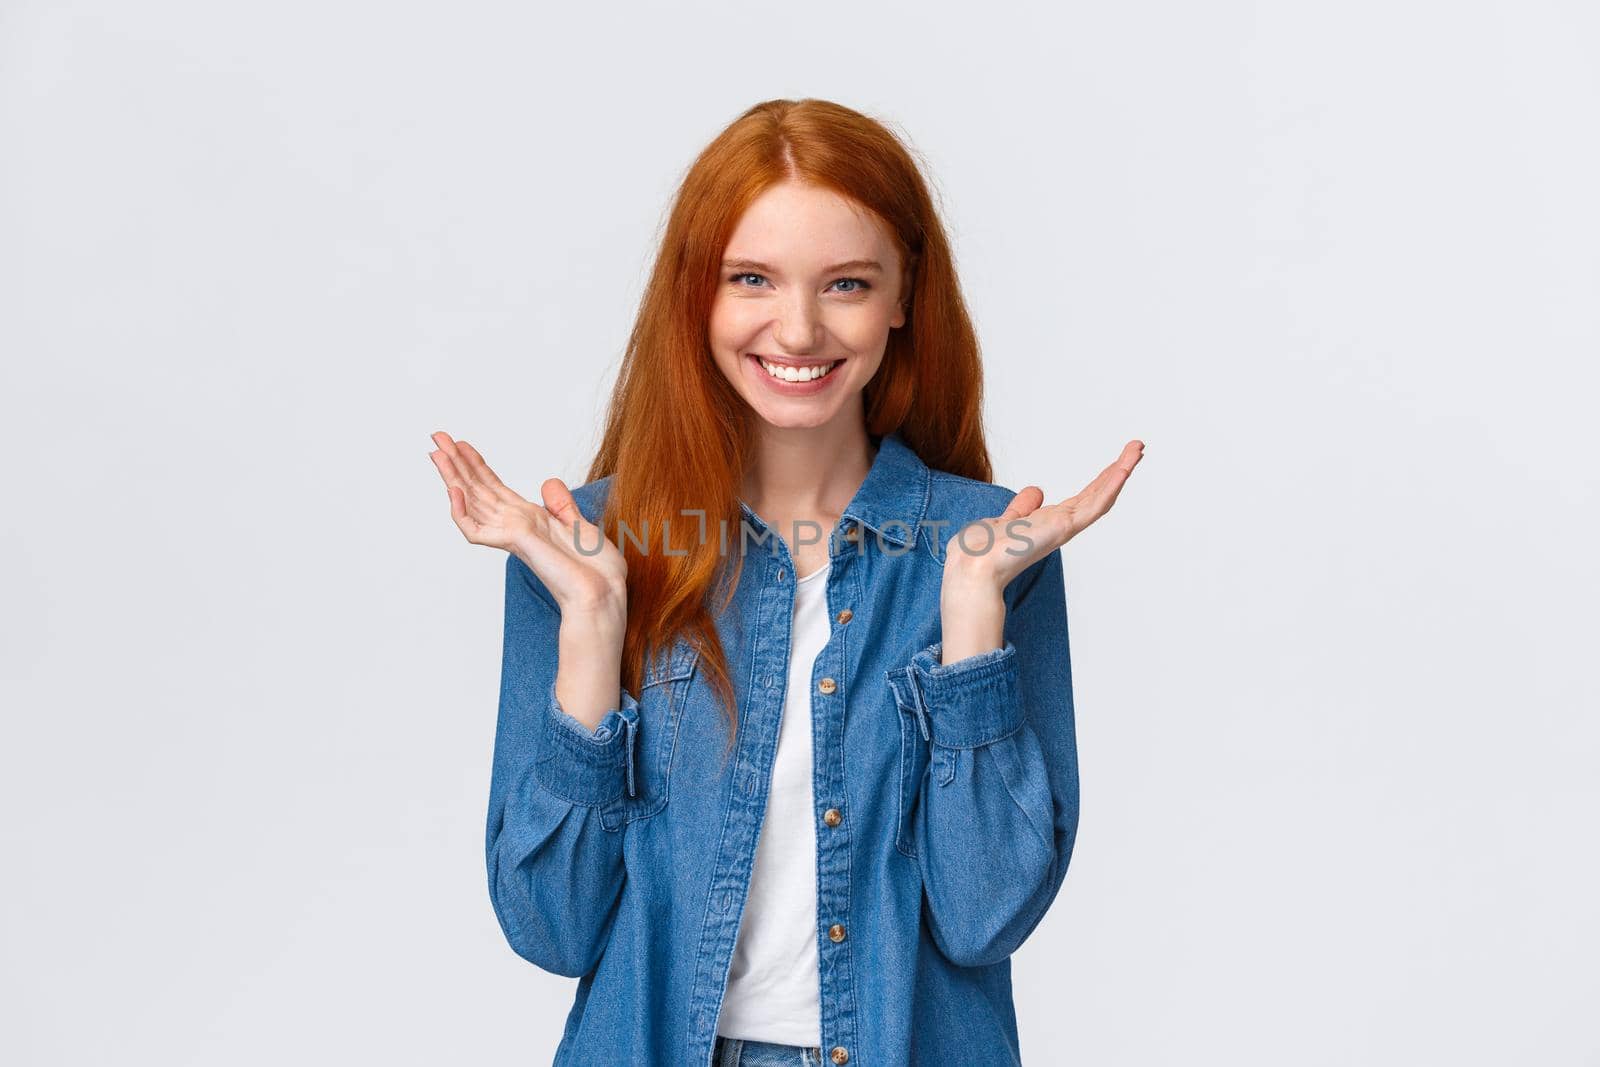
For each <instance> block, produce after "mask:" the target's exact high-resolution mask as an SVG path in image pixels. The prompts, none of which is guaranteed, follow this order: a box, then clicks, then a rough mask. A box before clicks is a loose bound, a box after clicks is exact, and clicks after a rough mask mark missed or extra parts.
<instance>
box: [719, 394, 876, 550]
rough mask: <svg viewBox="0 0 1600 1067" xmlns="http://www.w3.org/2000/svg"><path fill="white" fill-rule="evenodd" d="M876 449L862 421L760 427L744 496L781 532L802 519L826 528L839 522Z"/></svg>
mask: <svg viewBox="0 0 1600 1067" xmlns="http://www.w3.org/2000/svg"><path fill="white" fill-rule="evenodd" d="M875 454H876V453H875V450H874V447H873V444H872V440H871V438H869V437H868V436H867V430H866V426H865V425H863V424H862V423H860V422H851V423H843V424H840V425H837V426H835V425H829V426H818V427H814V428H812V427H808V428H804V429H784V428H778V427H771V426H767V427H763V428H762V430H761V435H760V439H759V440H758V441H757V443H756V449H755V456H754V459H753V460H752V462H751V464H750V467H749V469H748V470H747V471H746V472H745V477H744V499H745V503H747V504H749V505H750V507H751V509H752V510H753V511H755V513H756V514H757V515H760V516H761V517H762V518H763V519H765V520H766V521H767V522H768V523H769V524H772V523H780V524H782V526H783V528H782V529H780V530H779V533H780V535H781V536H782V537H783V538H784V540H786V541H790V540H791V531H790V530H789V528H788V526H789V525H790V524H792V523H794V522H797V521H799V520H802V519H809V520H812V521H815V522H818V523H820V524H821V525H822V526H823V528H824V530H826V529H827V528H829V527H831V526H832V525H833V524H834V523H836V522H838V521H839V516H840V515H842V514H844V509H845V505H847V504H849V503H850V498H851V497H853V496H855V493H856V490H858V489H860V488H861V483H862V482H864V481H866V479H867V471H868V470H869V469H871V467H872V460H873V457H874V455H875Z"/></svg>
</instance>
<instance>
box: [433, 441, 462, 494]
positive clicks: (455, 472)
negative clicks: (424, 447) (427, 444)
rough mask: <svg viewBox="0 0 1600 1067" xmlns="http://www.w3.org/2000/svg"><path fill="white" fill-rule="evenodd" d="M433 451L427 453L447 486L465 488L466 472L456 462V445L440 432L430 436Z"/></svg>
mask: <svg viewBox="0 0 1600 1067" xmlns="http://www.w3.org/2000/svg"><path fill="white" fill-rule="evenodd" d="M432 437H433V443H434V445H435V446H436V449H435V451H433V452H430V453H428V454H429V455H430V456H433V457H434V461H433V462H434V465H435V466H436V467H438V468H439V473H440V474H442V475H444V480H445V483H446V484H447V485H459V486H461V487H462V488H463V489H465V488H466V486H467V472H466V471H465V470H464V469H463V465H462V464H461V463H458V462H457V456H456V443H455V442H454V441H452V440H450V435H449V434H447V433H445V432H444V431H443V430H440V431H439V432H438V433H435V434H433V435H432Z"/></svg>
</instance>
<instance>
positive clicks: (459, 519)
mask: <svg viewBox="0 0 1600 1067" xmlns="http://www.w3.org/2000/svg"><path fill="white" fill-rule="evenodd" d="M449 493H450V518H451V519H453V520H454V521H455V524H456V529H458V530H460V531H461V534H462V536H463V537H465V538H466V539H467V540H468V541H470V540H472V539H473V537H474V536H476V534H477V532H478V522H477V520H476V519H473V518H472V517H470V516H469V515H468V514H467V498H466V494H465V493H463V492H462V491H461V487H460V486H456V485H452V486H451V487H450V488H449Z"/></svg>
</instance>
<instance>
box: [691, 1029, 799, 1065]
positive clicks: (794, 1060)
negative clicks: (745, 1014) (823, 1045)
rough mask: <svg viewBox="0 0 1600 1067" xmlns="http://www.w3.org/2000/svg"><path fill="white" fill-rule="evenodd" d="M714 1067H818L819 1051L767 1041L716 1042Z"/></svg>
mask: <svg viewBox="0 0 1600 1067" xmlns="http://www.w3.org/2000/svg"><path fill="white" fill-rule="evenodd" d="M713 1055H714V1057H715V1058H714V1059H713V1061H712V1062H713V1063H715V1065H716V1067H818V1065H819V1064H821V1063H822V1049H820V1048H818V1047H817V1046H816V1045H811V1046H805V1045H774V1044H772V1043H771V1042H768V1041H744V1040H741V1039H739V1038H737V1037H721V1036H719V1037H718V1038H717V1045H716V1048H715V1049H714V1050H713Z"/></svg>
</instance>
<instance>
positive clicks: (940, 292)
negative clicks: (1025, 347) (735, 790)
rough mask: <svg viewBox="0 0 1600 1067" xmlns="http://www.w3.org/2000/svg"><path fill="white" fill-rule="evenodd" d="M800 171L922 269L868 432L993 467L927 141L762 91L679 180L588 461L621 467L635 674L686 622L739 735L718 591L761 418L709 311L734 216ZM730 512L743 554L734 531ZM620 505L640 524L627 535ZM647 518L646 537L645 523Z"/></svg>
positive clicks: (736, 562)
mask: <svg viewBox="0 0 1600 1067" xmlns="http://www.w3.org/2000/svg"><path fill="white" fill-rule="evenodd" d="M785 180H799V181H805V182H811V183H814V184H816V185H819V186H822V187H825V188H828V189H830V190H833V191H834V192H837V193H840V194H842V195H844V196H846V197H849V198H851V199H854V200H855V201H857V202H858V203H860V204H861V205H863V206H865V207H866V208H867V209H868V210H870V211H871V212H873V213H874V214H876V215H877V217H878V218H879V219H880V220H881V221H882V223H883V224H884V225H885V227H886V228H887V230H888V232H889V233H890V234H891V235H892V237H893V239H894V241H895V243H896V245H897V246H898V249H899V252H900V255H901V261H902V264H903V265H904V267H905V268H906V271H907V272H908V273H909V278H910V281H911V288H910V300H909V303H908V306H907V309H906V323H905V325H904V326H903V327H901V328H899V329H896V330H892V331H890V334H889V342H888V348H887V350H886V351H885V353H884V359H883V363H882V365H881V366H880V367H879V369H878V373H877V374H876V375H875V376H874V377H873V379H872V381H871V382H870V383H868V385H867V386H866V391H865V394H864V396H863V401H864V407H865V411H866V422H867V426H866V429H867V432H868V433H869V434H873V435H879V434H885V433H889V432H891V431H898V432H899V433H900V434H901V436H902V437H903V438H904V439H905V441H906V443H907V444H908V445H910V446H911V448H912V449H913V450H914V451H915V452H916V453H917V455H918V456H920V457H921V458H922V461H923V462H924V463H926V464H928V466H930V467H933V468H934V469H936V470H943V471H949V472H951V473H953V474H960V475H964V476H966V477H969V478H977V479H979V480H981V481H989V480H990V479H991V474H990V466H989V452H988V448H987V446H986V445H985V443H984V435H983V414H982V409H983V372H982V366H981V356H980V352H979V347H978V338H977V334H976V332H975V331H974V330H973V327H972V321H971V319H970V317H969V316H968V314H967V308H966V303H965V301H964V300H963V299H962V295H961V288H960V284H959V282H958V281H957V278H956V270H955V264H954V263H953V262H952V260H951V255H950V245H949V242H948V241H947V240H946V238H945V232H944V227H943V225H942V224H941V222H940V220H939V216H938V212H937V210H936V209H935V205H934V201H933V199H932V197H931V196H930V195H929V191H928V186H927V184H926V182H925V181H924V180H923V176H922V173H921V171H920V170H919V168H918V165H917V162H916V161H915V158H914V150H912V149H911V148H909V147H908V145H907V144H906V143H904V142H903V141H902V140H901V139H900V138H899V137H898V136H897V135H896V134H895V133H893V132H891V130H890V129H889V128H888V127H887V126H885V125H884V124H883V123H881V122H879V121H878V120H876V119H873V118H870V117H868V116H867V115H864V114H862V113H860V112H858V111H854V110H852V109H850V108H847V107H844V106H842V105H840V104H836V103H832V102H830V101H827V100H815V99H804V100H767V101H764V102H762V103H759V104H756V105H755V106H754V107H752V108H750V109H749V110H748V111H746V112H744V113H743V114H742V115H740V116H739V117H738V118H737V119H735V120H734V121H733V122H732V123H731V124H730V125H729V126H728V127H727V128H726V129H724V130H723V131H722V132H721V133H720V134H718V135H717V137H716V139H715V140H713V141H712V142H711V143H710V144H709V145H707V146H706V147H705V149H704V150H703V151H702V152H701V153H700V155H699V156H698V157H697V158H696V159H695V161H694V162H693V164H691V165H690V167H689V169H688V171H687V173H686V174H685V176H684V179H683V182H682V184H681V185H680V187H679V189H678V192H677V195H676V196H675V198H674V200H673V204H672V209H671V213H670V215H669V217H668V220H667V223H666V229H665V232H664V234H663V236H662V240H661V247H660V251H659V253H658V255H657V257H656V261H655V267H654V269H653V270H652V272H651V276H650V281H649V283H648V284H647V286H646V287H645V291H644V295H643V298H642V299H641V301H640V305H639V314H638V317H637V319H636V320H635V321H634V325H633V330H632V332H631V334H630V336H629V338H628V345H627V350H626V352H625V354H624V356H623V359H622V365H621V368H620V369H619V371H618V374H617V381H616V385H615V387H614V389H613V391H612V396H611V403H610V408H609V410H608V412H607V415H606V426H605V433H604V436H603V438H602V440H601V443H600V448H599V452H598V453H597V454H596V455H595V458H594V462H593V463H592V464H591V465H590V468H589V480H590V481H594V480H596V479H599V478H604V477H606V476H607V475H613V476H614V477H613V478H612V483H611V486H610V489H609V492H608V493H607V496H606V505H605V510H604V515H603V518H602V519H601V522H600V525H601V528H602V529H603V530H604V531H605V535H606V537H607V539H608V540H611V541H613V542H617V543H619V544H620V545H621V547H622V551H623V554H624V558H626V560H627V562H628V627H627V636H626V638H625V643H624V646H623V677H622V684H623V685H624V687H626V688H627V689H628V690H629V691H630V692H633V693H637V692H638V691H639V686H640V684H641V682H642V680H643V674H644V667H645V664H646V662H648V660H647V657H654V656H655V655H657V654H658V653H661V652H665V651H666V650H669V649H670V648H671V647H672V645H673V644H674V643H675V642H676V641H677V640H678V639H679V638H680V637H683V638H686V639H687V640H688V641H689V642H690V643H691V644H692V645H693V646H694V647H695V648H697V649H698V650H699V653H700V661H699V669H700V670H701V671H704V672H706V675H705V676H706V677H707V678H708V680H709V681H710V683H711V685H712V687H713V690H714V691H715V692H716V693H717V695H718V697H719V698H720V700H721V701H722V704H723V708H724V711H725V714H726V715H727V718H728V721H729V725H730V729H729V743H730V744H731V743H732V736H733V733H734V731H735V730H736V729H737V726H738V708H737V701H736V700H735V698H734V692H733V683H732V681H731V679H730V676H729V673H728V664H727V657H726V655H725V653H724V650H723V648H722V643H721V641H720V640H719V638H718V636H717V630H716V626H715V624H714V621H713V619H714V615H713V612H712V600H713V599H714V597H713V595H712V594H713V593H714V592H718V591H720V594H721V596H722V598H723V599H722V602H721V603H720V604H718V605H717V606H716V612H717V613H718V614H720V612H721V611H722V610H723V609H724V608H726V606H727V603H728V599H730V598H731V596H732V592H733V589H734V587H735V585H736V584H737V582H738V575H739V573H740V571H741V570H742V563H743V553H742V552H741V551H739V550H738V549H739V547H740V546H741V545H742V539H741V538H740V536H739V530H740V521H741V517H742V516H741V511H740V507H739V504H740V490H741V486H742V484H743V475H744V471H745V468H746V462H747V460H748V459H749V457H750V456H751V455H752V449H753V447H754V445H755V442H756V430H755V427H754V425H753V423H754V418H755V416H754V414H753V413H752V412H751V411H750V409H749V408H748V406H747V405H746V404H745V402H744V400H743V399H742V398H741V397H740V396H739V394H738V393H737V392H736V391H735V390H734V388H733V386H732V385H731V384H730V383H729V382H728V380H727V379H726V378H725V377H724V376H723V375H722V372H721V371H720V370H719V369H718V367H717V365H716V363H715V362H714V361H713V359H712V356H711V352H710V346H709V343H708V340H707V324H708V322H709V320H710V314H711V305H712V301H713V299H714V298H715V295H716V286H717V283H718V280H719V277H720V272H721V263H722V256H723V253H724V250H725V249H726V246H727V243H728V239H729V237H730V236H731V235H732V233H733V229H734V227H735V225H736V224H737V223H738V221H739V218H740V216H741V215H742V214H743V213H744V210H745V208H746V207H748V206H749V204H750V203H751V201H753V200H754V199H755V198H756V197H757V196H759V195H760V194H761V193H762V192H763V191H764V190H766V189H767V188H768V187H769V186H771V185H774V184H777V183H779V182H782V181H785ZM690 509H703V511H704V514H705V530H706V533H707V536H706V537H704V538H702V537H701V536H700V520H699V519H698V518H696V517H694V516H693V515H686V514H684V513H685V512H686V511H688V510H690ZM663 520H666V525H665V526H664V525H663ZM723 521H725V522H726V523H727V526H726V529H727V530H728V531H729V537H728V542H729V545H730V547H731V548H732V549H733V551H732V552H731V553H730V554H724V552H723V550H722V547H721V545H720V541H721V538H720V537H719V535H718V530H719V522H723ZM619 522H625V523H626V525H627V528H628V531H629V534H628V535H626V536H622V537H620V538H619V536H618V534H619V528H618V524H619ZM664 530H666V531H670V533H669V535H668V536H669V537H670V541H671V544H672V552H671V554H669V553H668V552H666V551H663V544H664V537H663V531H664ZM645 534H648V538H649V542H648V547H647V550H646V551H643V552H641V551H640V549H639V547H638V545H637V544H636V543H635V541H634V538H639V537H642V536H643V535H645ZM678 553H683V554H681V555H680V554H678ZM730 555H731V558H732V560H733V564H732V569H731V570H730V569H728V567H727V566H726V564H727V563H728V560H729V556H730ZM719 582H720V583H722V584H721V585H720V587H719Z"/></svg>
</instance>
